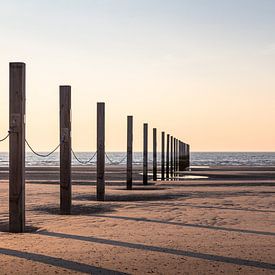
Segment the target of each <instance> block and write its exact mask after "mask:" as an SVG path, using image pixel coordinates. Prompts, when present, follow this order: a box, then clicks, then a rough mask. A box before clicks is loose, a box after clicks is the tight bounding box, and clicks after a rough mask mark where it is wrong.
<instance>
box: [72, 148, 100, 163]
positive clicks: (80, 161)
mask: <svg viewBox="0 0 275 275" xmlns="http://www.w3.org/2000/svg"><path fill="white" fill-rule="evenodd" d="M71 151H72V154H73V156H74V158H75V159H76V160H77V161H78V162H79V163H80V164H88V163H90V162H91V161H92V160H93V159H94V157H95V156H96V153H97V152H95V153H94V154H93V155H92V157H91V158H90V159H88V160H84V161H83V160H80V159H79V158H78V157H77V155H76V154H75V152H74V151H73V149H72V150H71Z"/></svg>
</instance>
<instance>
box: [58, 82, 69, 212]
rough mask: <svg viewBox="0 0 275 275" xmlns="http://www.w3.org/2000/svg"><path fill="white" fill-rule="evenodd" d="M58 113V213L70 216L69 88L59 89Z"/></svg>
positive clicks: (62, 87) (61, 87)
mask: <svg viewBox="0 0 275 275" xmlns="http://www.w3.org/2000/svg"><path fill="white" fill-rule="evenodd" d="M59 108H60V109H59V111H60V122H59V127H60V213H61V214H65V215H68V214H71V206H72V179H71V178H72V177H71V87H70V86H60V87H59Z"/></svg>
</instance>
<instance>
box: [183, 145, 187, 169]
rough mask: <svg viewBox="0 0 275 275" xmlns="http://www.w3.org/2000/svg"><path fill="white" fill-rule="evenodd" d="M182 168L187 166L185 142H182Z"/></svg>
mask: <svg viewBox="0 0 275 275" xmlns="http://www.w3.org/2000/svg"><path fill="white" fill-rule="evenodd" d="M183 168H184V170H185V169H186V168H187V144H186V143H184V144H183Z"/></svg>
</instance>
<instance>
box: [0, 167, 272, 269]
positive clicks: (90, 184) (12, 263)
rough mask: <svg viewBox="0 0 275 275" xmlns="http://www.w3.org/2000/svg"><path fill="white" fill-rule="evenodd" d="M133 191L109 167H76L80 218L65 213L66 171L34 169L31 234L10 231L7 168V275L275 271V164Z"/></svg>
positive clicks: (0, 204) (2, 217) (2, 200)
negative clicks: (98, 171)
mask: <svg viewBox="0 0 275 275" xmlns="http://www.w3.org/2000/svg"><path fill="white" fill-rule="evenodd" d="M140 168H141V167H136V168H135V173H134V180H135V182H134V189H133V190H131V191H127V190H125V168H124V167H117V166H109V167H107V173H106V183H107V186H106V201H105V202H97V201H96V200H95V168H94V167H76V168H74V169H73V182H74V185H73V214H72V215H71V216H61V215H59V185H58V176H59V174H58V169H57V168H54V167H36V168H28V169H27V175H26V182H27V184H26V209H27V212H26V221H27V230H28V232H27V233H24V234H10V233H8V232H7V230H8V180H7V179H8V171H7V168H1V169H0V176H1V184H0V229H1V232H0V274H76V273H92V274H151V273H155V274H221V273H224V274H275V190H274V185H275V180H274V176H275V173H274V167H209V168H197V169H192V171H188V172H186V174H187V175H189V176H191V177H192V176H194V175H195V176H204V177H207V178H201V179H200V178H198V179H195V180H194V179H188V178H186V179H180V180H179V179H177V180H173V181H157V182H156V183H154V182H152V181H150V185H148V186H143V185H142V183H141V175H140Z"/></svg>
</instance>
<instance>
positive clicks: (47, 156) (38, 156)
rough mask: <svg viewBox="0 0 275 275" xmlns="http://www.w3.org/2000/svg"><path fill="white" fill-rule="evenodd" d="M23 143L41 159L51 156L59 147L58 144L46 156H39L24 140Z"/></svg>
mask: <svg viewBox="0 0 275 275" xmlns="http://www.w3.org/2000/svg"><path fill="white" fill-rule="evenodd" d="M25 142H26V144H27V145H28V147H29V149H30V150H31V151H32V152H33V153H34V154H35V155H36V156H38V157H41V158H46V157H49V156H50V155H52V154H53V153H54V152H55V151H56V150H57V149H58V148H59V147H60V143H59V144H58V145H57V146H56V147H55V148H54V149H53V150H52V151H51V152H50V153H48V154H45V155H43V154H39V153H37V152H35V151H34V149H33V148H32V147H31V145H30V144H29V143H28V141H27V140H26V139H25Z"/></svg>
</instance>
